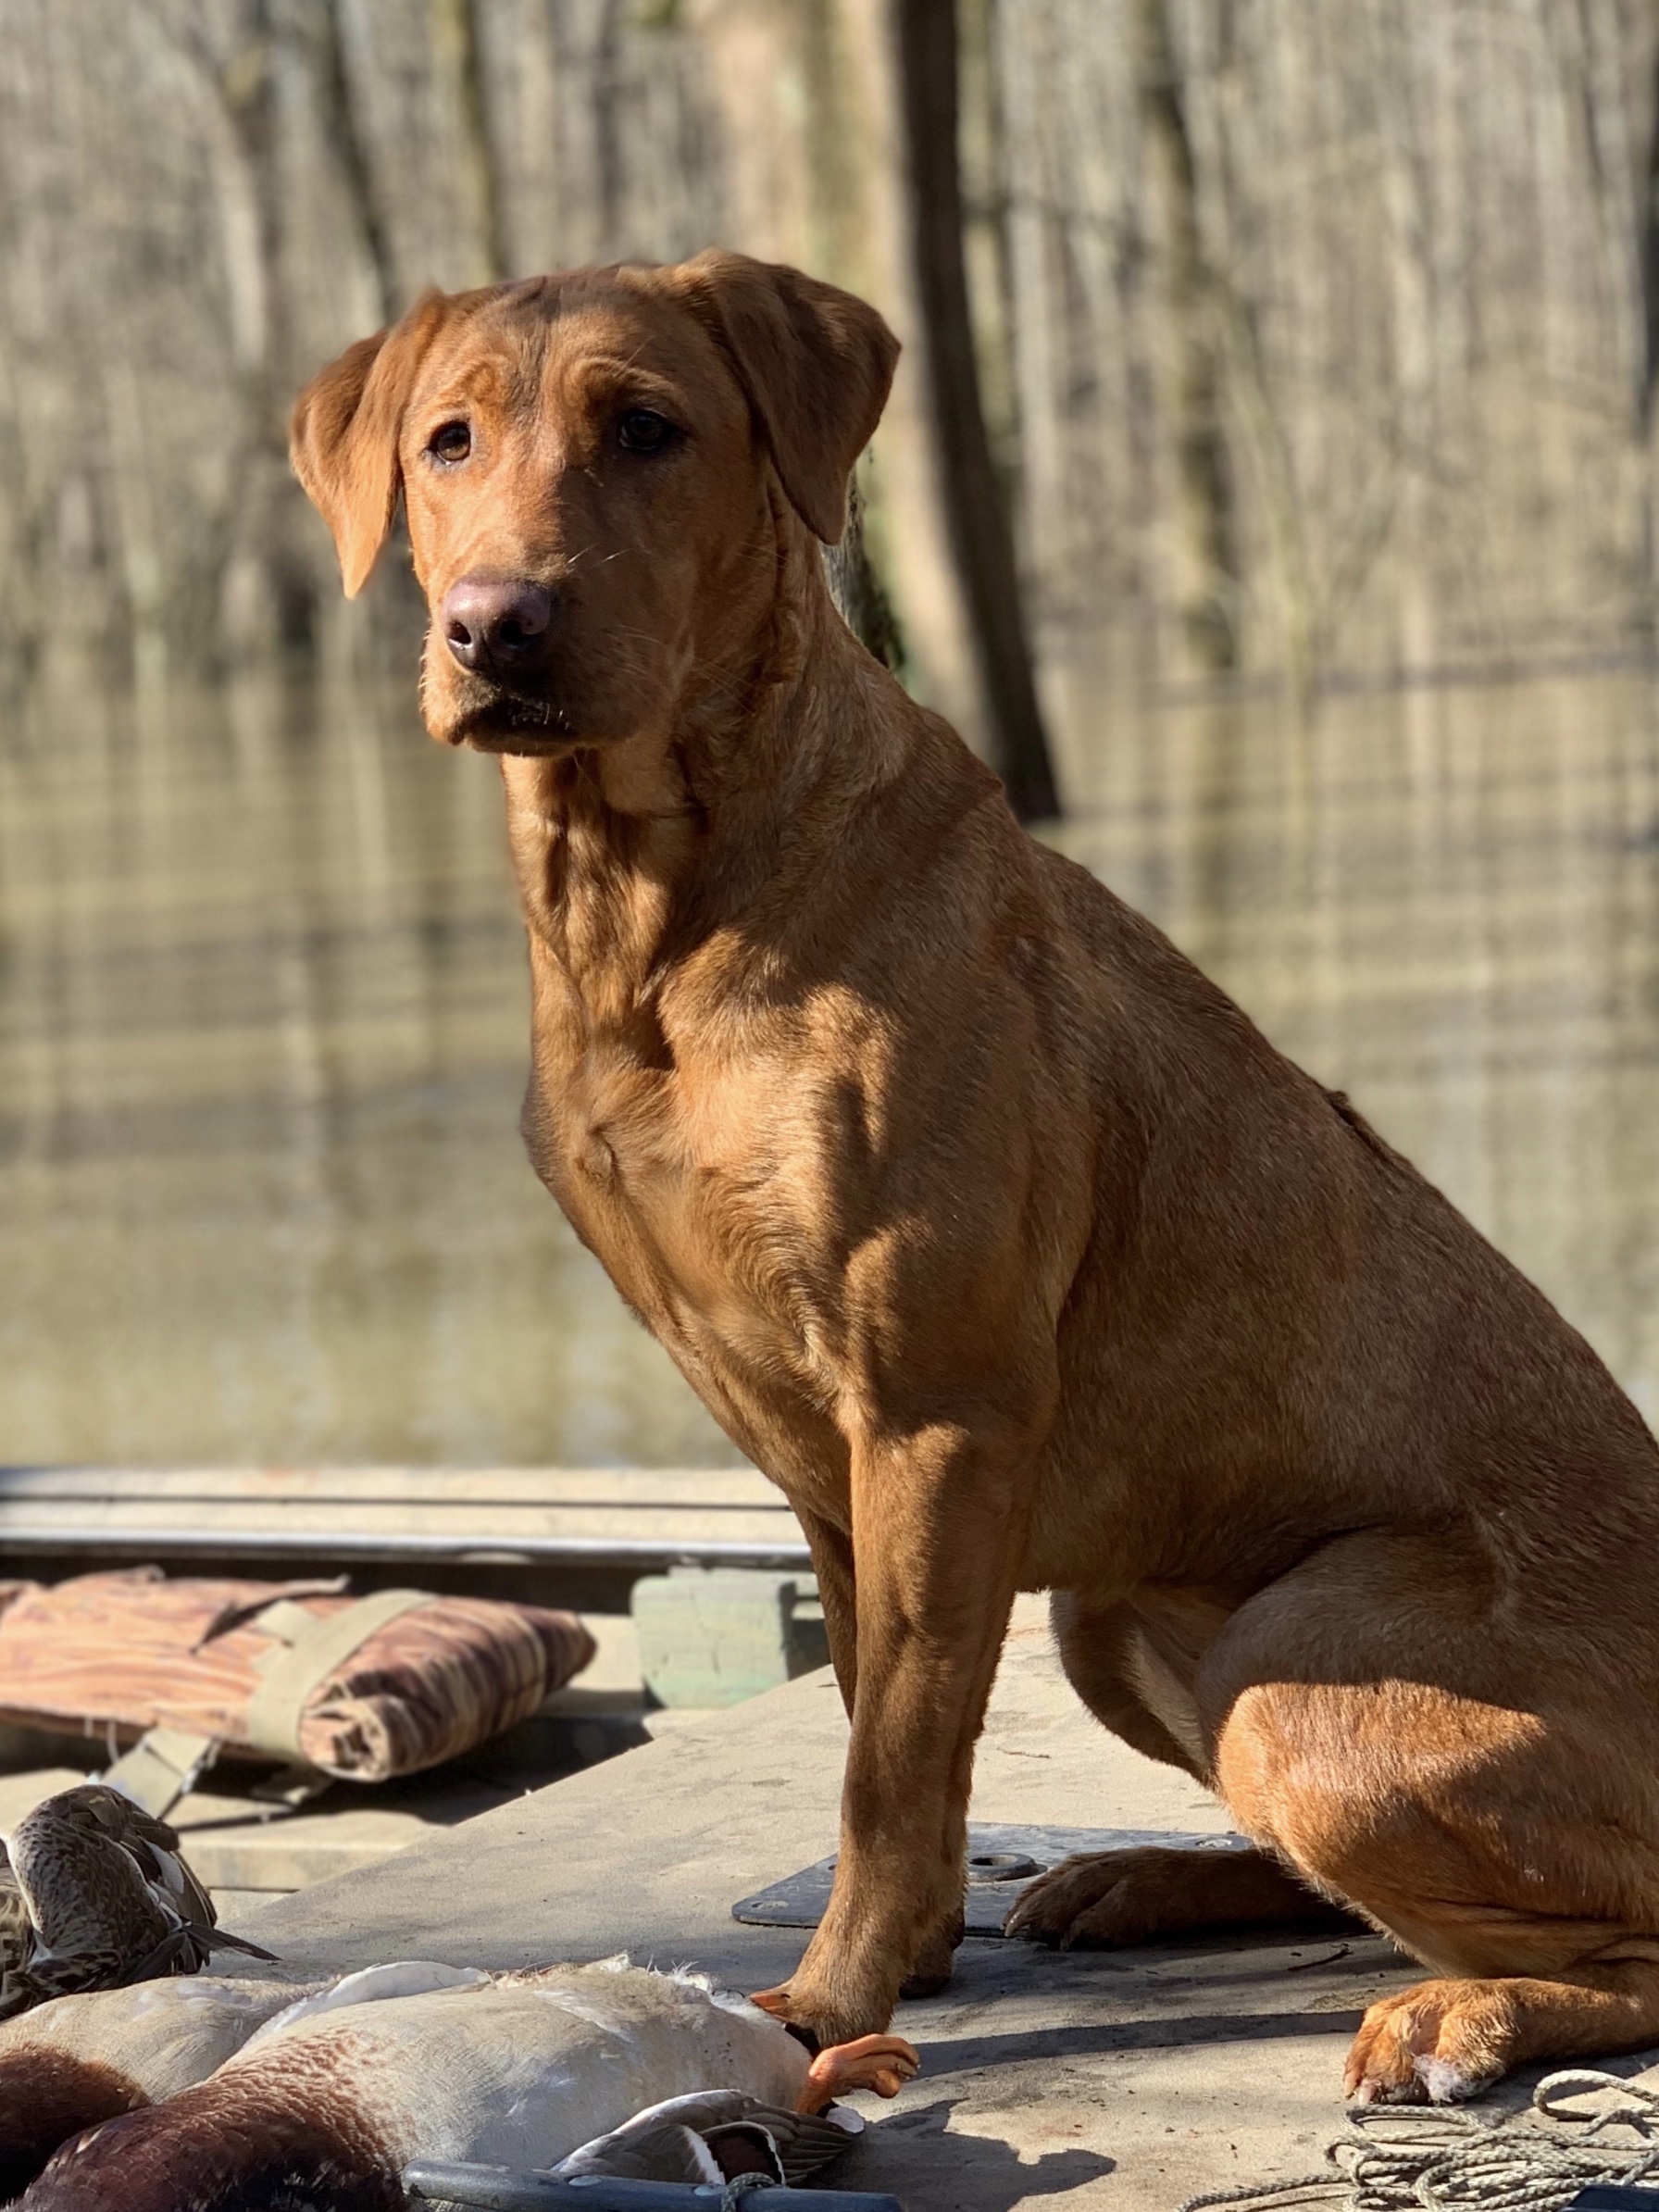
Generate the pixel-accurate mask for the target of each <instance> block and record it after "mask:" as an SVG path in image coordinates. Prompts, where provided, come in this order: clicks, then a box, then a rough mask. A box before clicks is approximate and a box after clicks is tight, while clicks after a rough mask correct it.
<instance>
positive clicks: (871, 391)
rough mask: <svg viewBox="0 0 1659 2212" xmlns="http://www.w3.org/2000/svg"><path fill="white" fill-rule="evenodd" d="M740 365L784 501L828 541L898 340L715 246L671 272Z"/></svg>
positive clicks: (826, 295) (795, 277)
mask: <svg viewBox="0 0 1659 2212" xmlns="http://www.w3.org/2000/svg"><path fill="white" fill-rule="evenodd" d="M675 274H676V277H677V279H678V281H679V286H680V290H681V291H682V292H683V294H684V296H685V298H686V301H687V303H688V305H689V306H692V309H693V310H694V311H695V312H696V314H697V315H698V317H699V318H700V319H702V321H703V322H704V323H705V326H706V327H707V328H708V329H709V330H710V331H713V333H714V335H715V337H716V338H717V340H718V341H719V343H720V344H721V345H722V347H723V348H724V349H725V351H726V353H727V355H728V356H729V357H730V361H731V365H732V367H733V369H735V370H736V371H737V376H738V381H739V382H740V383H741V384H742V387H743V391H744V393H745V394H747V396H748V401H749V405H750V406H751V407H752V408H753V409H754V412H755V420H756V422H757V423H758V425H759V427H760V431H761V434H762V436H763V437H764V438H765V440H766V443H767V450H768V452H769V453H770V454H771V456H772V463H773V466H774V467H775V468H776V469H777V471H778V474H779V477H780V480H781V481H782V484H783V488H784V490H785V491H786V492H787V493H788V494H789V497H790V503H791V505H792V506H793V507H794V509H795V512H796V513H797V514H798V515H799V516H800V518H801V519H802V521H803V522H805V524H806V525H807V527H808V529H810V530H812V531H814V532H816V534H817V536H818V537H820V538H822V539H823V541H824V543H825V544H827V545H834V544H838V543H839V541H840V538H841V534H842V530H843V529H844V528H845V526H846V519H847V480H848V479H849V477H850V476H851V475H852V473H853V467H854V463H855V462H856V460H857V458H858V456H859V455H860V454H861V453H862V452H863V451H864V449H865V447H866V446H867V444H869V442H870V433H871V432H872V431H874V429H875V427H876V424H877V423H878V422H879V419H880V417H881V409H882V408H883V407H884V406H886V404H887V394H888V390H889V388H890V386H891V385H892V371H893V364H894V362H896V361H897V359H898V357H899V342H898V340H897V339H896V338H895V337H894V336H893V334H892V331H890V330H889V329H888V327H887V325H886V324H885V323H884V322H883V321H882V319H881V318H880V316H879V315H878V314H877V312H876V310H875V309H874V307H870V306H866V305H865V303H864V301H863V300H861V299H854V296H853V294H851V293H850V292H841V291H838V290H837V289H836V287H835V286H834V285H833V284H820V283H819V282H818V281H817V279H816V278H815V277H805V276H803V275H802V274H801V272H800V270H799V269H783V268H780V267H777V266H775V265H774V264H772V263H770V262H767V261H752V260H750V258H749V256H747V255H746V254H726V253H721V252H719V251H718V250H717V249H713V248H711V250H710V251H709V252H708V253H706V254H699V255H698V256H697V257H696V259H695V260H694V261H688V262H687V263H685V265H684V267H683V268H682V269H679V270H677V271H676V272H675Z"/></svg>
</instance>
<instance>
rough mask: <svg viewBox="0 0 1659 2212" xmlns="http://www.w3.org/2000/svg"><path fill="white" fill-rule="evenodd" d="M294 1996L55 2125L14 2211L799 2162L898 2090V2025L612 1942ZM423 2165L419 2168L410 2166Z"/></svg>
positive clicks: (370, 2198)
mask: <svg viewBox="0 0 1659 2212" xmlns="http://www.w3.org/2000/svg"><path fill="white" fill-rule="evenodd" d="M344 1996H345V1992H344V1989H343V1985H342V1991H341V1992H340V1993H333V1992H324V1993H322V1994H320V1995H318V1996H315V1997H311V1996H307V1997H302V1998H301V1999H300V2000H299V2001H298V2002H297V2003H295V2004H294V2005H293V2006H291V2007H290V2008H289V2009H288V2010H287V2011H286V2012H284V2013H281V2014H279V2015H278V2016H277V2018H274V2019H272V2020H269V2021H268V2022H266V2024H265V2025H264V2026H263V2027H261V2028H260V2029H259V2030H258V2031H256V2033H255V2034H254V2035H252V2036H251V2037H250V2038H249V2039H248V2040H247V2042H246V2043H244V2044H243V2047H242V2048H241V2050H239V2051H238V2052H237V2053H236V2054H235V2056H232V2057H231V2058H230V2059H228V2060H227V2061H226V2062H225V2064H224V2065H222V2066H221V2067H220V2068H218V2072H217V2073H215V2074H214V2075H213V2076H212V2077H211V2078H210V2079H209V2080H207V2081H203V2082H200V2083H198V2084H197V2085H196V2086H195V2087H194V2088H192V2089H186V2090H183V2091H182V2092H181V2093H179V2094H178V2095H176V2096H173V2097H169V2098H168V2100H167V2102H166V2103H165V2104H158V2105H155V2106H151V2107H149V2108H148V2109H147V2110H144V2111H136V2112H129V2113H125V2114H123V2115H121V2116H120V2117H119V2118H114V2119H110V2120H107V2121H106V2122H105V2123H104V2124H103V2125H102V2126H100V2127H96V2128H94V2129H92V2130H91V2131H88V2132H87V2133H85V2134H83V2135H81V2136H79V2137H78V2138H76V2139H75V2140H74V2141H72V2142H67V2143H64V2144H63V2146H62V2148H61V2149H60V2150H58V2151H57V2153H56V2156H54V2157H53V2158H52V2159H51V2160H50V2161H49V2162H48V2164H47V2165H46V2167H45V2168H44V2171H43V2172H42V2173H41V2175H40V2177H39V2179H38V2180H37V2181H35V2182H34V2183H33V2185H32V2187H31V2189H30V2190H29V2191H28V2193H27V2194H26V2195H25V2196H24V2197H23V2199H22V2200H21V2201H22V2206H23V2207H25V2208H26V2212H109V2207H110V2206H112V2205H116V2204H118V2205H119V2206H120V2207H121V2212H181V2208H182V2207H186V2206H188V2207H189V2212H280V2208H287V2212H292V2208H293V2206H298V2205H319V2206H320V2205H327V2206H330V2207H331V2212H396V2208H398V2207H402V2206H405V2205H406V2204H407V2203H408V2202H409V2196H408V2193H406V2191H405V2184H404V2181H403V2176H404V2173H405V2169H408V2168H417V2169H418V2168H421V2167H423V2166H425V2165H428V2164H429V2163H432V2162H437V2163H438V2164H440V2165H441V2164H442V2163H443V2162H452V2163H455V2164H464V2165H485V2166H498V2167H505V2168H509V2169H511V2170H514V2171H518V2172H529V2171H543V2172H544V2171H547V2170H548V2169H550V2168H551V2169H555V2170H557V2171H559V2172H560V2173H561V2174H562V2175H564V2176H566V2177H567V2178H572V2179H574V2178H576V2177H577V2176H579V2175H580V2174H582V2173H590V2174H591V2173H597V2172H609V2173H625V2174H630V2175H631V2176H633V2177H635V2178H636V2179H637V2178H659V2179H667V2180H686V2179H692V2180H697V2181H706V2180H707V2179H709V2178H710V2174H711V2171H712V2173H713V2175H714V2176H715V2177H717V2178H718V2177H720V2176H725V2175H728V2174H729V2173H736V2172H762V2173H773V2174H776V2173H779V2172H782V2173H805V2172H806V2171H809V2170H811V2169H812V2168H816V2167H817V2166H820V2165H822V2164H823V2163H824V2162H825V2160H826V2159H827V2158H828V2157H829V2156H831V2155H832V2154H833V2153H834V2152H835V2151H836V2150H838V2149H840V2148H841V2147H842V2145H843V2144H844V2143H845V2141H846V2135H847V2133H848V2132H852V2131H855V2130H856V2127H857V2125H858V2123H857V2121H856V2118H854V2116H851V2115H849V2116H847V2117H846V2126H845V2127H844V2128H838V2127H837V2126H836V2124H835V2122H834V2121H833V2120H829V2121H826V2119H825V2118H823V2115H824V2113H825V2110H826V2108H827V2107H828V2106H829V2105H830V2103H831V2101H832V2100H833V2099H834V2098H835V2097H836V2096H838V2095H840V2094H842V2093H846V2092H848V2091H851V2090H854V2089H874V2090H876V2091H877V2092H878V2093H880V2094H883V2095H892V2094H894V2093H896V2092H897V2090H898V2089H899V2088H900V2087H901V2086H902V2084H903V2083H904V2081H906V2080H908V2079H909V2077H910V2075H911V2074H913V2073H914V2072H915V2070H916V2063H917V2061H916V2054H915V2052H914V2051H912V2050H911V2048H910V2046H909V2044H908V2043H902V2042H901V2041H900V2040H899V2039H898V2038H897V2037H895V2036H867V2037H866V2038H864V2039H863V2041H862V2042H861V2043H856V2044H850V2045H848V2046H846V2047H845V2048H844V2049H839V2050H828V2051H824V2052H821V2053H820V2054H819V2055H818V2056H817V2057H816V2058H809V2057H808V2055H807V2053H806V2052H805V2049H803V2047H802V2045H801V2044H800V2043H798V2042H796V2040H795V2039H794V2037H793V2036H792V2035H791V2034H790V2032H789V2031H788V2030H787V2029H786V2028H784V2027H782V2026H780V2024H779V2022H778V2021H776V2020H774V2019H772V2018H770V2017H769V2016H768V2015H767V2014H766V2013H764V2012H762V2011H760V2010H759V2009H758V2007H756V2006H753V2005H751V2004H749V2003H748V2001H747V2000H746V1999H745V1998H742V1997H735V1996H731V1995H730V1994H728V1993H724V1992H721V1991H717V1990H714V1989H712V1988H710V1986H709V1985H708V1984H707V1983H706V1982H705V1981H701V1980H700V1979H698V1978H697V1977H694V1976H691V1975H685V1974H657V1973H651V1972H647V1971H644V1970H642V1969H640V1968H633V1967H630V1966H629V1965H628V1964H627V1962H626V1961H607V1962H605V1964H603V1965H601V1966H596V1967H568V1966H551V1967H543V1968H531V1969H530V1970H528V1971H525V1972H520V1973H505V1974H493V1975H490V1976H487V1977H483V1976H480V1978H479V1979H478V1980H477V1981H476V1982H474V1984H473V1985H472V1986H470V1987H468V1988H451V1989H442V1990H437V1991H431V1992H422V1993H416V1994H411V1995H408V1996H405V1997H398V1998H393V1999H389V2000H388V2001H387V2002H385V2003H380V2004H373V2005H368V2006H349V2007H347V2008H346V2009H341V2006H342V2005H343V2001H344ZM414 2179H415V2176H414V2174H411V2181H413V2180H414Z"/></svg>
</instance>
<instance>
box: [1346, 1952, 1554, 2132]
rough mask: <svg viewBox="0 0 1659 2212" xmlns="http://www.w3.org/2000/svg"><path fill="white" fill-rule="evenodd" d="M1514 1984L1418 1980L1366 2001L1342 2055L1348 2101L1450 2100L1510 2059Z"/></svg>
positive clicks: (1490, 2077) (1468, 2092) (1494, 2076)
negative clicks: (1373, 2002)
mask: <svg viewBox="0 0 1659 2212" xmlns="http://www.w3.org/2000/svg"><path fill="white" fill-rule="evenodd" d="M1516 2041H1517V2036H1516V2016H1515V1985H1514V1983H1512V1982H1504V1981H1419V1982H1417V1983H1416V1985H1415V1986H1414V1987H1413V1988H1411V1989H1406V1990H1401V1991H1400V1992H1399V1993H1397V1994H1396V1995H1394V1996H1391V1997H1384V1998H1382V1999H1381V2000H1380V2001H1379V2002H1378V2004H1376V2005H1373V2006H1372V2007H1371V2009H1370V2011H1369V2012H1367V2013H1366V2017H1365V2018H1364V2020H1363V2021H1362V2022H1361V2024H1360V2031H1359V2033H1358V2034H1357V2035H1356V2036H1355V2037H1354V2039H1353V2049H1352V2050H1351V2051H1350V2052H1349V2054H1348V2066H1347V2069H1346V2071H1345V2073H1344V2075H1343V2078H1342V2088H1343V2093H1344V2094H1345V2095H1346V2096H1347V2098H1348V2100H1349V2102H1350V2103H1351V2104H1354V2105H1456V2104H1461V2103H1462V2101H1463V2100H1464V2098H1465V2097H1473V2096H1478V2095H1479V2093H1480V2092H1481V2091H1482V2090H1483V2089H1490V2088H1491V2084H1492V2083H1493V2082H1494V2081H1498V2080H1500V2079H1501V2078H1502V2077H1503V2075H1504V2074H1506V2073H1507V2072H1508V2071H1509V2069H1510V2068H1511V2066H1513V2065H1514V2064H1515V2063H1516Z"/></svg>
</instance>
